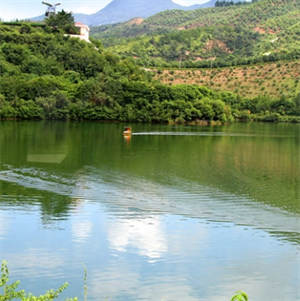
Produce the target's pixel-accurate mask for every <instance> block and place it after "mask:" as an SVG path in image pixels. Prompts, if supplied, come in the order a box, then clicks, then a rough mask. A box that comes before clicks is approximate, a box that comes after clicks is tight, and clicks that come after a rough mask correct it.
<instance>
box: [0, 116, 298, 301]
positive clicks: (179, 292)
mask: <svg viewBox="0 0 300 301" xmlns="http://www.w3.org/2000/svg"><path fill="white" fill-rule="evenodd" d="M125 125H130V124H121V123H97V122H59V121H56V122H51V121H2V122H1V123H0V148H1V163H0V164H1V165H0V166H1V170H0V192H1V198H0V210H1V211H0V212H1V215H0V244H1V248H0V252H1V253H0V258H1V260H3V259H5V260H6V261H7V262H8V267H9V270H10V279H11V281H15V280H20V281H21V283H20V286H19V288H20V289H25V290H26V292H32V293H34V294H36V295H39V294H44V293H45V292H46V291H47V290H49V289H50V288H53V289H56V288H58V287H59V286H60V285H61V284H63V283H64V282H68V283H69V286H68V288H67V289H66V290H65V291H64V292H63V294H61V296H60V298H59V300H64V299H65V298H66V297H75V296H77V297H78V298H79V300H83V299H84V269H83V265H82V263H84V265H85V267H86V269H87V286H88V291H87V300H89V301H96V300H97V301H98V300H105V299H106V298H108V300H166V301H167V300H174V301H175V300H188V301H193V300H203V301H204V300H205V301H223V300H224V301H225V300H226V301H229V300H230V299H231V297H232V296H233V294H234V293H235V292H236V291H237V290H244V291H245V292H246V293H247V294H248V295H249V298H250V300H267V299H268V300H272V301H274V300H280V301H282V300H289V301H291V300H292V301H296V300H299V298H300V293H299V283H300V279H299V277H300V276H299V268H300V260H299V245H300V227H299V226H300V224H299V216H300V204H299V180H300V177H299V175H300V171H299V166H300V164H299V163H300V158H299V154H300V151H299V150H300V149H299V148H300V147H299V145H300V144H299V129H300V126H299V124H273V123H272V124H271V123H236V124H232V125H228V126H187V125H148V124H131V127H132V130H133V135H132V136H131V138H124V137H123V136H122V131H123V127H124V126H125Z"/></svg>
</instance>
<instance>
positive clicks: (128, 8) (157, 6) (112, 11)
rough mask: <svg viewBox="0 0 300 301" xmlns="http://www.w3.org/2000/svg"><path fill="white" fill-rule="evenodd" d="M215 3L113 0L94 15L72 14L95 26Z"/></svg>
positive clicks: (170, 0)
mask: <svg viewBox="0 0 300 301" xmlns="http://www.w3.org/2000/svg"><path fill="white" fill-rule="evenodd" d="M215 2H216V0H210V1H209V2H207V3H204V4H195V5H192V6H182V5H179V4H176V3H174V2H173V1H172V0H151V1H149V0H113V1H112V2H110V3H109V4H108V5H107V6H106V7H104V8H103V9H101V10H99V11H98V12H96V13H94V14H91V15H86V14H74V18H75V21H76V22H82V23H84V24H87V25H93V26H97V25H103V24H113V23H119V22H124V21H128V20H130V19H132V18H148V17H150V16H152V15H155V14H157V13H160V12H162V11H165V10H172V9H180V10H194V9H198V8H207V7H214V5H215ZM43 19H44V16H43V15H42V16H38V17H35V18H31V20H33V21H38V20H43Z"/></svg>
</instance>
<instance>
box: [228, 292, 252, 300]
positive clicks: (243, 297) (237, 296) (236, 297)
mask: <svg viewBox="0 0 300 301" xmlns="http://www.w3.org/2000/svg"><path fill="white" fill-rule="evenodd" d="M231 301H248V296H247V294H246V293H245V292H243V291H237V292H236V293H235V294H234V296H233V297H232V298H231Z"/></svg>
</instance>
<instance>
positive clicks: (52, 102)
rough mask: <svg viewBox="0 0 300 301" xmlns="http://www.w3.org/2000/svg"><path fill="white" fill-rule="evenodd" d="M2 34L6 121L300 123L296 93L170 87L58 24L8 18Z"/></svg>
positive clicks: (0, 113) (0, 92)
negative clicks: (34, 23)
mask: <svg viewBox="0 0 300 301" xmlns="http://www.w3.org/2000/svg"><path fill="white" fill-rule="evenodd" d="M0 35H1V40H0V70H1V72H0V118H1V119H16V118H22V119H62V120H105V121H108V120H113V121H121V122H193V123H199V122H202V121H201V120H205V122H209V123H215V122H222V123H225V122H233V121H234V120H239V119H243V120H251V119H255V120H266V121H292V122H299V121H300V117H299V115H300V112H299V101H300V98H299V95H297V94H295V93H290V94H288V95H285V94H282V95H280V97H279V98H278V97H270V96H268V95H264V94H263V93H262V94H261V95H258V96H254V95H253V97H243V96H242V95H241V93H231V92H224V91H223V90H220V91H216V89H210V88H208V87H205V85H204V84H203V85H199V84H198V83H197V84H196V85H187V84H178V85H166V84H163V83H160V82H159V81H158V80H155V79H153V78H152V73H151V72H147V71H145V70H144V68H141V67H139V66H137V65H136V64H135V63H134V62H132V61H131V60H129V59H122V58H120V57H119V56H117V55H115V54H113V53H111V52H110V51H108V50H105V49H104V48H103V47H102V46H101V45H100V44H99V43H96V42H95V44H97V47H98V48H99V49H97V48H96V47H95V45H94V44H92V43H87V42H85V41H80V40H79V39H78V38H71V37H70V36H68V35H66V36H65V35H64V34H63V32H62V31H61V29H59V28H56V27H52V28H51V27H49V26H39V27H36V26H31V25H30V24H28V23H18V22H15V23H11V24H9V23H8V24H7V25H5V24H3V23H2V24H1V26H0ZM215 70H218V69H215ZM295 84H296V83H295Z"/></svg>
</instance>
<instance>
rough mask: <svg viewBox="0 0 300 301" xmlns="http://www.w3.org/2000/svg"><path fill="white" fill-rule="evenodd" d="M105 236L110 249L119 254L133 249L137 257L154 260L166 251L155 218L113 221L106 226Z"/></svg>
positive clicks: (163, 237)
mask: <svg viewBox="0 0 300 301" xmlns="http://www.w3.org/2000/svg"><path fill="white" fill-rule="evenodd" d="M107 235H108V240H109V243H110V247H111V248H112V249H115V250H117V251H119V252H125V251H126V250H127V248H129V247H133V248H136V249H137V250H138V254H139V255H141V256H147V257H149V258H152V259H154V258H159V257H161V256H162V255H163V254H164V253H166V252H167V251H168V248H167V241H166V237H165V234H164V232H163V231H162V229H161V224H160V220H159V217H157V216H149V217H146V218H143V219H123V220H113V221H112V222H111V223H110V224H108V226H107Z"/></svg>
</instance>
